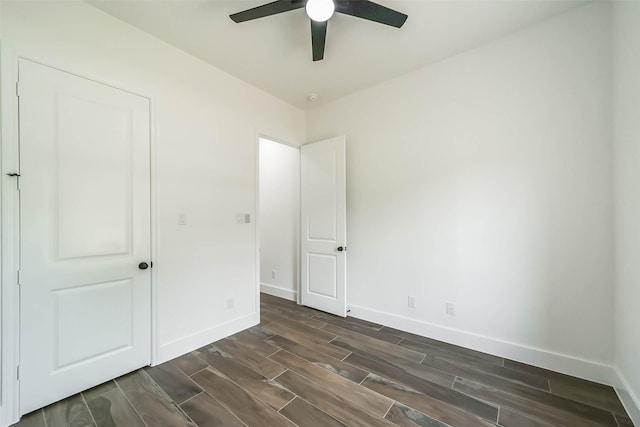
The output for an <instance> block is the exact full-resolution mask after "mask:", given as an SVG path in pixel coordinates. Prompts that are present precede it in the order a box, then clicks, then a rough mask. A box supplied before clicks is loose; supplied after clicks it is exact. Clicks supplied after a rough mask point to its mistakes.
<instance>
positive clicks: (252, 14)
mask: <svg viewBox="0 0 640 427" xmlns="http://www.w3.org/2000/svg"><path fill="white" fill-rule="evenodd" d="M305 4H306V0H277V1H274V2H271V3H267V4H263V5H262V6H258V7H254V8H253V9H247V10H244V11H242V12H238V13H234V14H233V15H229V18H231V19H232V20H233V21H234V22H236V23H239V22H245V21H251V20H252V19H258V18H264V17H265V16H271V15H276V14H278V13H283V12H289V11H290V10H295V9H301V8H303V7H304V6H305Z"/></svg>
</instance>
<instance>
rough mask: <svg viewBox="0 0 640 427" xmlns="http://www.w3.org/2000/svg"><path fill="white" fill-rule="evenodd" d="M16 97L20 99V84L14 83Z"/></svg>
mask: <svg viewBox="0 0 640 427" xmlns="http://www.w3.org/2000/svg"><path fill="white" fill-rule="evenodd" d="M16 96H17V97H18V98H20V82H16Z"/></svg>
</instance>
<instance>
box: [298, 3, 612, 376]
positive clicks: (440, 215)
mask: <svg viewBox="0 0 640 427" xmlns="http://www.w3.org/2000/svg"><path fill="white" fill-rule="evenodd" d="M609 18H610V17H609V9H608V6H607V5H605V4H595V5H590V6H587V7H582V8H579V9H576V10H575V11H572V12H570V13H568V14H565V15H561V16H558V17H556V18H553V19H551V20H549V21H546V22H543V23H541V24H539V25H536V26H534V27H530V28H527V29H524V30H523V31H521V32H518V33H515V34H513V35H511V36H508V37H506V38H503V39H500V40H497V41H495V42H492V43H489V44H487V45H484V46H483V47H480V48H478V49H475V50H472V51H468V52H465V53H462V54H460V55H457V56H455V57H451V58H449V59H447V60H444V61H442V62H440V63H438V64H435V65H433V66H430V67H426V68H423V69H420V70H417V71H415V72H412V73H410V74H407V75H404V76H401V77H398V78H396V79H393V80H390V81H388V82H385V83H383V84H381V85H379V86H376V87H373V88H370V89H368V90H365V91H362V92H359V93H357V94H354V95H352V96H349V97H346V98H343V99H341V100H338V101H336V102H334V103H332V104H329V105H327V106H323V107H319V108H318V109H315V110H312V111H311V112H310V113H308V115H307V140H308V141H312V140H318V139H322V138H326V137H329V136H332V135H337V134H346V136H347V170H348V176H347V204H348V214H347V216H348V219H347V226H348V228H347V232H348V235H349V241H350V242H351V243H350V246H349V253H348V265H349V269H348V270H349V272H348V289H349V291H348V292H349V306H350V308H351V310H352V312H351V314H353V315H354V316H356V317H358V316H359V317H364V318H369V319H371V320H376V321H379V322H382V323H386V324H390V325H391V326H396V327H400V328H404V329H408V330H412V331H414V332H417V333H422V334H425V335H428V336H432V337H435V338H438V339H442V340H445V341H450V342H454V343H457V344H460V345H465V346H469V347H472V348H477V349H480V350H484V351H489V352H492V353H496V354H501V355H503V356H506V357H510V358H513V359H517V360H522V361H525V362H529V363H533V364H537V365H541V366H547V367H551V368H553V369H556V370H559V371H563V372H567V373H572V374H576V375H579V376H583V377H589V378H592V379H595V380H600V381H604V382H608V381H610V375H611V368H610V365H611V363H612V362H613V351H612V348H613V337H612V333H611V331H612V330H613V290H612V289H613V288H612V286H613V283H612V281H613V277H612V269H613V258H612V249H613V248H612V245H613V242H612V202H611V185H612V183H611V174H612V171H611V146H610V92H611V90H610V84H611V82H610V51H609V48H610V46H609V42H610V37H609V31H610V25H609ZM409 295H412V296H416V301H417V303H416V308H415V309H411V308H408V307H407V297H408V296H409ZM446 302H452V303H454V304H455V306H456V315H455V316H454V317H453V316H447V315H446V314H445V303H446Z"/></svg>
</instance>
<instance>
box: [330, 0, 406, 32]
mask: <svg viewBox="0 0 640 427" xmlns="http://www.w3.org/2000/svg"><path fill="white" fill-rule="evenodd" d="M335 5H336V12H340V13H344V14H345V15H351V16H356V17H358V18H362V19H368V20H369V21H373V22H379V23H380V24H386V25H390V26H392V27H396V28H400V27H402V26H403V25H404V23H405V21H406V20H407V15H405V14H404V13H400V12H397V11H395V10H393V9H389V8H388V7H384V6H381V5H379V4H377V3H374V2H372V1H369V0H336V1H335Z"/></svg>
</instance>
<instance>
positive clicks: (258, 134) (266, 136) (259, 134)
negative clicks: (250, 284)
mask: <svg viewBox="0 0 640 427" xmlns="http://www.w3.org/2000/svg"><path fill="white" fill-rule="evenodd" d="M261 138H262V139H268V140H269V141H271V142H275V143H277V144H282V145H285V146H287V147H291V148H295V149H297V150H298V153H300V148H301V147H302V145H297V144H293V143H291V142H287V141H283V140H282V139H280V138H274V137H272V136H270V135H269V134H266V133H262V132H256V289H257V306H256V312H257V313H258V314H259V313H260V287H261V282H260V253H261V249H262V248H261V246H260V139H261ZM299 180H300V177H298V181H299ZM299 198H300V194H298V200H299ZM297 233H298V238H297V239H296V286H295V288H296V301H295V302H296V304H298V305H299V304H300V303H301V301H300V280H301V276H300V209H298V230H297Z"/></svg>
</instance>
